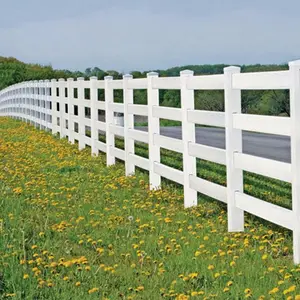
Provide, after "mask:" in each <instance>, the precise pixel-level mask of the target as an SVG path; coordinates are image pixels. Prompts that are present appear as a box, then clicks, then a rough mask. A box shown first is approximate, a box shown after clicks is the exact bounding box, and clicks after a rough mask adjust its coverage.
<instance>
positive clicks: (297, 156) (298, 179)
mask: <svg viewBox="0 0 300 300" xmlns="http://www.w3.org/2000/svg"><path fill="white" fill-rule="evenodd" d="M289 68H290V73H291V88H290V118H291V164H292V166H291V167H292V209H293V213H294V215H295V220H294V229H293V251H294V262H295V264H299V263H300V130H299V124H300V123H299V122H300V60H297V61H293V62H290V63H289Z"/></svg>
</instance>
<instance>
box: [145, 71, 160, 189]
mask: <svg viewBox="0 0 300 300" xmlns="http://www.w3.org/2000/svg"><path fill="white" fill-rule="evenodd" d="M157 77H158V73H156V72H150V73H148V74H147V78H148V88H147V98H148V135H149V180H150V189H158V188H160V186H161V176H160V175H158V174H156V173H155V172H154V163H155V162H158V163H160V147H159V146H157V145H155V144H154V134H159V118H155V117H153V110H152V109H153V106H155V105H156V106H159V90H158V89H155V88H153V79H154V78H157Z"/></svg>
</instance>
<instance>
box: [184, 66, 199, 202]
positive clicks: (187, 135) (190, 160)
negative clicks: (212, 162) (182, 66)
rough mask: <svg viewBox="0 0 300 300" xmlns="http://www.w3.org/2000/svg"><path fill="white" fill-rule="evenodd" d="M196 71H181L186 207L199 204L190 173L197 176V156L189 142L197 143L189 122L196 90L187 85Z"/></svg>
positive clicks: (193, 127)
mask: <svg viewBox="0 0 300 300" xmlns="http://www.w3.org/2000/svg"><path fill="white" fill-rule="evenodd" d="M193 75H194V72H193V71H190V70H184V71H181V72H180V80H181V90H180V93H181V95H180V98H181V112H182V125H181V126H182V127H181V128H182V140H183V176H184V185H183V189H184V207H185V208H187V207H192V206H195V205H197V191H196V190H194V189H192V188H190V175H194V176H196V174H197V173H196V158H195V157H192V156H190V155H189V144H190V143H195V139H196V136H195V124H194V123H190V122H188V119H187V114H188V110H192V109H194V107H195V104H194V90H188V89H187V87H186V84H187V81H188V80H189V78H191V77H193Z"/></svg>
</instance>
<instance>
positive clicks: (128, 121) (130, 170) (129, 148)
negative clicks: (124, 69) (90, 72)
mask: <svg viewBox="0 0 300 300" xmlns="http://www.w3.org/2000/svg"><path fill="white" fill-rule="evenodd" d="M132 78H133V77H132V75H130V74H126V75H124V76H123V98H124V142H125V174H126V176H128V175H132V174H134V172H135V166H134V164H133V163H132V162H130V159H129V154H130V153H132V154H134V140H133V139H130V138H129V137H128V130H129V129H134V116H133V114H129V113H128V104H133V89H129V88H128V80H130V79H132Z"/></svg>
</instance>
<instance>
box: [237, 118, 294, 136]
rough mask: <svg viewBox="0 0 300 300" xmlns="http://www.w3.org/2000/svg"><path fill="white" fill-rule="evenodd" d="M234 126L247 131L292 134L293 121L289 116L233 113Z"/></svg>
mask: <svg viewBox="0 0 300 300" xmlns="http://www.w3.org/2000/svg"><path fill="white" fill-rule="evenodd" d="M233 127H234V128H236V129H242V130H246V131H254V132H263V133H270V134H278V135H286V136H290V134H291V121H290V118H289V117H273V116H259V115H248V114H233Z"/></svg>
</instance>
